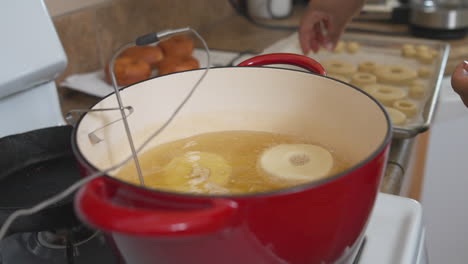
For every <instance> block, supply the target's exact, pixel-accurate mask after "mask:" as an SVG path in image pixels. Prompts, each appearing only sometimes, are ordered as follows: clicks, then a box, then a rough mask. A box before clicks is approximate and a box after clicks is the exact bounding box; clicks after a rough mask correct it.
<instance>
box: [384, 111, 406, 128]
mask: <svg viewBox="0 0 468 264" xmlns="http://www.w3.org/2000/svg"><path fill="white" fill-rule="evenodd" d="M385 109H387V113H388V115H389V116H390V119H391V120H392V124H393V125H397V126H399V125H404V124H405V123H406V115H405V114H404V113H403V112H401V111H399V110H397V109H395V108H392V107H385Z"/></svg>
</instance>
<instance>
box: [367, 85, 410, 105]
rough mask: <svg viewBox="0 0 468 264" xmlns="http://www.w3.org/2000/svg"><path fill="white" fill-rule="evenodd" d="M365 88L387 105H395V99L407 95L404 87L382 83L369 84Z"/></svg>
mask: <svg viewBox="0 0 468 264" xmlns="http://www.w3.org/2000/svg"><path fill="white" fill-rule="evenodd" d="M364 90H365V91H367V92H368V93H369V94H370V95H372V96H373V97H374V98H375V99H377V100H378V101H379V102H381V103H382V104H384V105H386V106H393V103H394V102H395V101H397V100H401V99H403V98H405V97H406V96H407V92H406V91H405V90H404V89H402V88H398V87H394V86H389V85H382V84H373V85H367V86H365V88H364Z"/></svg>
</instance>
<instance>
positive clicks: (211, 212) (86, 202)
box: [75, 177, 238, 236]
mask: <svg viewBox="0 0 468 264" xmlns="http://www.w3.org/2000/svg"><path fill="white" fill-rule="evenodd" d="M110 185H111V184H109V183H108V182H106V179H104V177H99V178H96V179H94V180H92V181H90V182H89V183H88V184H86V185H85V186H84V187H82V188H81V189H80V190H79V192H78V194H77V195H76V199H75V208H76V211H77V213H78V216H79V217H80V218H81V219H82V220H84V221H85V222H87V223H89V224H91V225H93V226H95V227H97V228H99V229H103V230H105V231H109V232H119V233H126V234H133V235H144V236H151V235H156V236H174V235H197V234H206V233H210V232H214V231H217V230H219V229H222V228H224V227H226V226H227V225H228V224H229V223H231V222H232V219H233V216H234V214H235V213H236V211H237V208H238V207H237V203H236V202H234V201H231V200H228V199H214V200H212V201H211V205H210V206H209V207H207V208H201V209H172V210H171V209H160V208H155V209H153V208H151V209H150V208H148V207H146V208H144V207H141V208H136V207H132V206H127V205H121V204H118V203H117V202H115V201H112V200H111V199H112V195H111V194H110V193H112V192H113V191H112V190H110V188H112V187H111V186H110Z"/></svg>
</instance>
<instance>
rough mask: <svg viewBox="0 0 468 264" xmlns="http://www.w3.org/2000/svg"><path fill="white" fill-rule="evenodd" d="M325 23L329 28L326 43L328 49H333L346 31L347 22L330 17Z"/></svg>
mask: <svg viewBox="0 0 468 264" xmlns="http://www.w3.org/2000/svg"><path fill="white" fill-rule="evenodd" d="M324 25H325V28H326V29H327V37H326V40H325V41H324V42H325V43H326V44H325V45H327V46H328V49H332V50H333V49H335V47H336V44H337V43H338V41H339V40H340V38H341V35H342V34H343V32H344V28H345V26H346V23H340V22H338V21H337V20H336V19H335V20H333V19H328V20H326V23H324Z"/></svg>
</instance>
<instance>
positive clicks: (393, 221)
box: [0, 193, 427, 264]
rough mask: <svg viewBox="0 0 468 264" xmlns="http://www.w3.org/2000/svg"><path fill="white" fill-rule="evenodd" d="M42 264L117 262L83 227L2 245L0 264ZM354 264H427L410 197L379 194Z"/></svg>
mask: <svg viewBox="0 0 468 264" xmlns="http://www.w3.org/2000/svg"><path fill="white" fill-rule="evenodd" d="M42 263H44V264H45V263H48V264H81V263H86V264H101V263H108V264H114V263H115V264H117V263H119V258H118V257H117V256H116V255H115V254H114V253H113V251H112V245H111V243H109V242H108V240H107V239H106V237H105V235H103V234H102V233H101V232H99V231H95V230H92V229H89V228H87V227H85V226H82V225H78V226H75V227H73V228H70V229H62V230H56V231H43V232H34V233H19V234H14V235H11V236H9V237H7V238H6V239H4V240H3V241H1V242H0V264H42ZM155 263H158V262H157V260H155ZM351 263H353V264H375V263H379V264H425V263H427V258H426V251H425V246H424V229H423V227H422V209H421V205H420V204H419V203H418V202H416V201H414V200H411V199H408V198H403V197H399V196H394V195H389V194H383V193H381V194H379V196H378V198H377V201H376V204H375V207H374V210H373V213H372V216H371V218H370V220H369V223H368V226H367V229H366V232H365V237H364V239H363V242H362V243H361V246H360V248H359V250H358V251H357V254H356V257H355V258H354V260H353V261H352V262H351Z"/></svg>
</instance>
